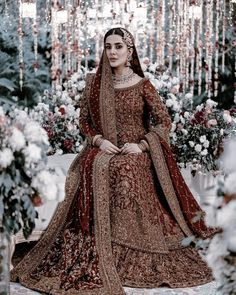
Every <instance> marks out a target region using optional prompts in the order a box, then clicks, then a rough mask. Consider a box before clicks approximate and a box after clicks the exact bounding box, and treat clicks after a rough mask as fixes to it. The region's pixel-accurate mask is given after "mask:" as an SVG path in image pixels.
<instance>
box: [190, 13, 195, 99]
mask: <svg viewBox="0 0 236 295" xmlns="http://www.w3.org/2000/svg"><path fill="white" fill-rule="evenodd" d="M194 25H195V15H194V13H192V15H191V29H190V50H189V58H190V60H191V62H190V78H189V83H190V93H192V95H193V92H194V59H195V50H194V42H195V39H194V34H195V30H194Z"/></svg>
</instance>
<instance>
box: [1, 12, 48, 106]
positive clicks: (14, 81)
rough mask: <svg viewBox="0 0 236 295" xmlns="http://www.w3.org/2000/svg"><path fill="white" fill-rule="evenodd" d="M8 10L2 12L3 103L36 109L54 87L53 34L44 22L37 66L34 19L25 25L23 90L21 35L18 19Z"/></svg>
mask: <svg viewBox="0 0 236 295" xmlns="http://www.w3.org/2000/svg"><path fill="white" fill-rule="evenodd" d="M8 10H9V11H8V15H6V14H5V12H6V11H5V10H4V7H2V10H1V11H0V21H1V26H0V103H1V102H7V103H11V104H14V103H16V102H17V104H18V105H23V106H32V105H33V104H35V102H36V100H37V98H38V96H39V95H40V94H41V93H42V92H43V91H44V89H46V88H49V87H50V54H49V52H50V46H51V44H50V34H49V31H48V29H47V28H46V26H45V23H44V22H40V25H39V32H38V60H37V64H35V56H34V40H33V35H32V20H30V19H25V20H24V24H23V32H24V37H23V55H24V68H23V75H24V77H23V83H24V84H23V88H22V90H21V89H20V85H19V80H20V77H19V71H20V68H19V36H18V32H17V29H18V17H17V15H15V16H14V15H10V13H13V12H12V11H11V10H10V9H8ZM35 67H38V70H37V71H35Z"/></svg>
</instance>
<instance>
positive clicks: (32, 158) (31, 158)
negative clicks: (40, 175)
mask: <svg viewBox="0 0 236 295" xmlns="http://www.w3.org/2000/svg"><path fill="white" fill-rule="evenodd" d="M41 151H42V150H41V148H40V147H38V146H37V145H36V144H34V143H30V144H29V145H28V146H27V147H26V148H25V149H24V154H25V158H26V162H27V163H31V162H33V163H35V162H38V161H39V160H41Z"/></svg>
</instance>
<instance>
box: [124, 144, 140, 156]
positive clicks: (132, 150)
mask: <svg viewBox="0 0 236 295" xmlns="http://www.w3.org/2000/svg"><path fill="white" fill-rule="evenodd" d="M139 153H142V150H141V149H140V147H139V146H138V144H137V143H126V144H124V146H123V147H122V148H121V154H139Z"/></svg>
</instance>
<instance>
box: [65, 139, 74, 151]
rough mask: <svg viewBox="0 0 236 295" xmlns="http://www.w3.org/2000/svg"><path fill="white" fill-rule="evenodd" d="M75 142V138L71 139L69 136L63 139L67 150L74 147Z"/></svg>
mask: <svg viewBox="0 0 236 295" xmlns="http://www.w3.org/2000/svg"><path fill="white" fill-rule="evenodd" d="M73 144H74V140H71V139H68V138H67V139H65V140H64V141H63V147H64V148H65V150H66V151H70V150H71V149H72V147H73Z"/></svg>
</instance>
